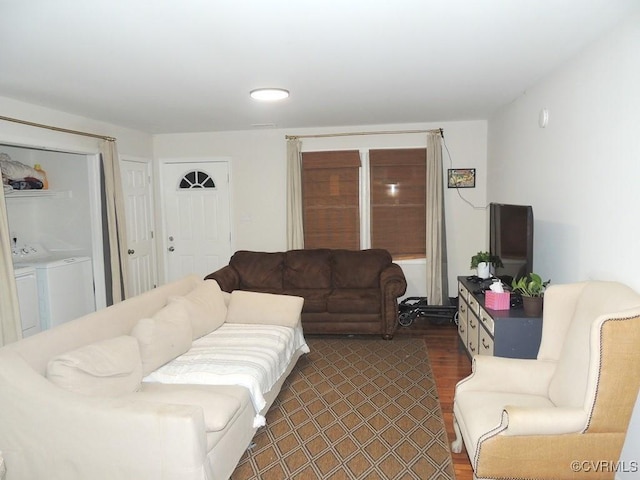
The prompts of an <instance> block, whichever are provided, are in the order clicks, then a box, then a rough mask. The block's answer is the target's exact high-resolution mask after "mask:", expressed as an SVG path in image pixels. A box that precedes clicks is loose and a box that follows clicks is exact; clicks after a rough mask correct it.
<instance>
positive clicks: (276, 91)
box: [249, 88, 289, 102]
mask: <svg viewBox="0 0 640 480" xmlns="http://www.w3.org/2000/svg"><path fill="white" fill-rule="evenodd" d="M249 95H251V98H253V99H254V100H261V101H263V102H274V101H277V100H284V99H285V98H287V97H288V96H289V90H285V89H284V88H256V89H255V90H251V92H249Z"/></svg>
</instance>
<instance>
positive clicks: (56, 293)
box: [14, 245, 96, 330]
mask: <svg viewBox="0 0 640 480" xmlns="http://www.w3.org/2000/svg"><path fill="white" fill-rule="evenodd" d="M15 261H16V257H14V262H15ZM19 262H20V263H17V264H15V266H16V267H25V266H28V267H33V268H34V269H35V272H36V281H37V286H38V300H39V302H38V303H39V307H40V308H39V314H40V326H41V329H42V330H46V329H48V328H52V327H55V326H57V325H60V324H62V323H64V322H68V321H69V320H73V319H74V318H78V317H81V316H83V315H86V314H87V313H91V312H94V311H95V309H96V303H95V293H94V288H93V266H92V262H91V259H90V258H89V257H65V256H60V255H58V256H56V255H52V254H50V253H49V252H47V251H46V250H45V249H44V248H42V247H41V246H39V245H38V246H29V247H25V248H23V249H21V253H20V255H19Z"/></svg>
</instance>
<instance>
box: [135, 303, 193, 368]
mask: <svg viewBox="0 0 640 480" xmlns="http://www.w3.org/2000/svg"><path fill="white" fill-rule="evenodd" d="M191 332H192V329H191V322H190V321H189V313H188V312H187V309H186V307H185V306H184V305H182V304H181V303H175V302H174V303H169V304H168V305H167V306H166V307H164V308H162V309H161V310H159V311H158V312H157V313H156V314H155V315H154V316H153V317H151V318H141V319H140V320H138V323H136V325H135V326H134V327H133V330H132V331H131V335H132V336H133V337H135V338H136V339H137V340H138V344H139V346H140V358H141V359H142V374H143V375H144V376H146V375H149V374H150V373H151V372H153V371H154V370H157V369H158V368H159V367H161V366H162V365H164V364H165V363H167V362H170V361H171V360H173V359H174V358H176V357H177V356H178V355H182V354H183V353H184V352H186V351H187V350H189V348H191V340H192V333H191Z"/></svg>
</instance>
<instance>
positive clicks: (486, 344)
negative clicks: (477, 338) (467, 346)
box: [482, 338, 491, 350]
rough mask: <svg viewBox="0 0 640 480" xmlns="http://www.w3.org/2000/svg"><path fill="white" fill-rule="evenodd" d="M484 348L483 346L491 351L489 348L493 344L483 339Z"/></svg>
mask: <svg viewBox="0 0 640 480" xmlns="http://www.w3.org/2000/svg"><path fill="white" fill-rule="evenodd" d="M482 346H483V347H484V348H485V349H487V350H489V347H490V346H491V344H489V343H486V341H485V339H484V338H483V339H482Z"/></svg>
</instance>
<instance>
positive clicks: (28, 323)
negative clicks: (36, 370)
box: [14, 267, 41, 338]
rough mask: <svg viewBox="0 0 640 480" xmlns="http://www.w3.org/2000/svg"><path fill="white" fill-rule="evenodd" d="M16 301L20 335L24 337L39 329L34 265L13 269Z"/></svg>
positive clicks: (36, 281) (36, 282)
mask: <svg viewBox="0 0 640 480" xmlns="http://www.w3.org/2000/svg"><path fill="white" fill-rule="evenodd" d="M14 274H15V277H16V287H17V289H18V303H19V304H20V305H19V306H20V320H21V322H22V337H23V338H26V337H29V336H31V335H33V334H35V333H38V332H39V331H40V329H41V328H40V306H39V302H38V280H37V278H36V269H35V268H34V267H18V268H15V269H14Z"/></svg>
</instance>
